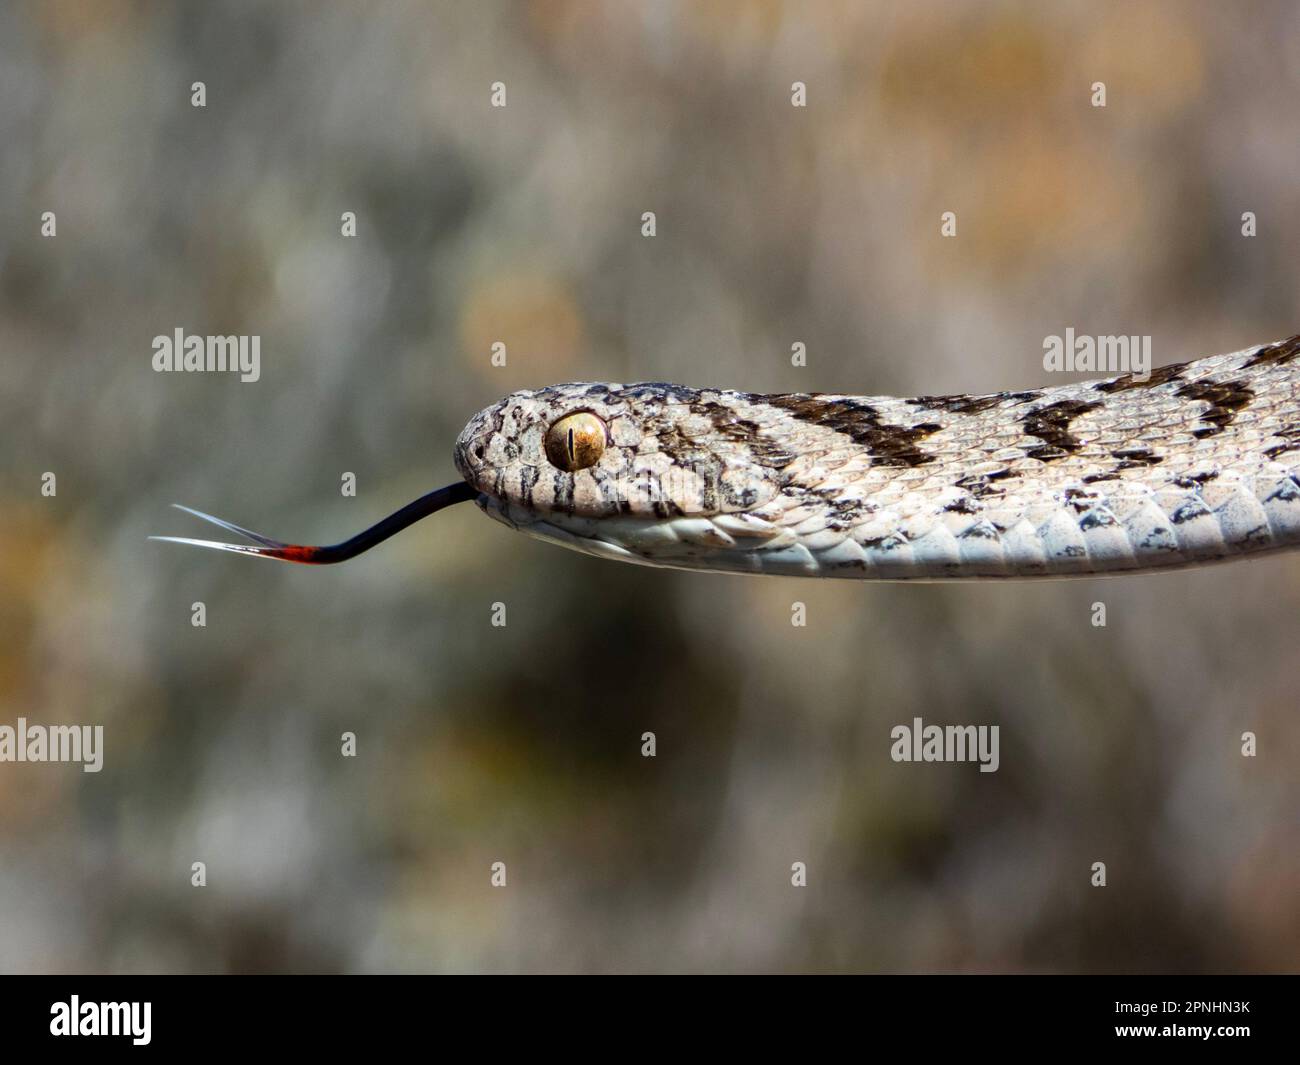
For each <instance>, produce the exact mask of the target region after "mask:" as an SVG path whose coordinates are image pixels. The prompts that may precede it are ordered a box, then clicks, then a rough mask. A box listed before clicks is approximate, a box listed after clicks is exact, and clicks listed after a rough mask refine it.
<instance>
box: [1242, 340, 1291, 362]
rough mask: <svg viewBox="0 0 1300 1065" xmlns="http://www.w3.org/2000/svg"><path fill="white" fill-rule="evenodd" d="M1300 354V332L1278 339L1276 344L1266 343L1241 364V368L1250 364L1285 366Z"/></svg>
mask: <svg viewBox="0 0 1300 1065" xmlns="http://www.w3.org/2000/svg"><path fill="white" fill-rule="evenodd" d="M1297 355H1300V334H1297V335H1296V336H1293V337H1287V338H1286V340H1279V341H1278V342H1277V343H1276V344H1266V345H1264V347H1262V348H1260V349H1259V350H1258V351H1257V352H1255V354H1254V355H1252V356H1251V357H1250V358H1249V359H1247V360H1246V361H1245V362H1244V363H1243V364H1242V369H1249V368H1250V367H1252V366H1285V365H1286V364H1287V363H1288V362H1291V361H1292V360H1293V359H1294V358H1295V357H1296V356H1297Z"/></svg>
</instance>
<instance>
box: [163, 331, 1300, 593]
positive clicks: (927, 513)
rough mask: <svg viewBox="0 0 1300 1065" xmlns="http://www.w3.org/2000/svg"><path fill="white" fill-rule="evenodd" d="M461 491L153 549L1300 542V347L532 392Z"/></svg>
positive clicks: (852, 569) (790, 571)
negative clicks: (899, 377) (481, 527)
mask: <svg viewBox="0 0 1300 1065" xmlns="http://www.w3.org/2000/svg"><path fill="white" fill-rule="evenodd" d="M453 457H454V461H455V465H456V468H457V470H458V472H459V473H460V475H461V478H462V479H461V480H460V481H459V482H454V483H453V484H451V485H448V486H447V487H445V488H439V489H437V490H435V491H432V492H430V493H428V494H427V495H425V496H422V497H420V498H419V499H416V500H415V501H413V502H412V503H409V504H407V506H405V507H403V508H402V509H401V510H398V511H396V512H395V513H393V514H390V515H389V516H388V517H387V518H385V519H383V520H382V521H380V522H379V523H377V524H375V525H373V526H371V527H370V528H368V529H366V530H365V531H364V532H362V533H359V534H358V535H357V536H354V537H352V538H351V539H350V540H346V541H344V542H342V543H338V544H333V545H328V546H310V545H305V544H294V543H285V542H283V541H279V540H273V539H271V538H269V537H266V536H263V535H261V534H259V533H255V532H252V531H250V530H248V529H245V528H243V527H241V526H238V525H234V524H232V523H230V522H227V521H224V520H223V519H221V518H216V517H213V516H212V515H210V514H206V513H204V512H202V511H197V510H193V509H192V508H190V507H185V506H180V505H179V504H175V505H176V506H178V507H179V509H181V510H184V511H187V512H188V513H190V514H193V515H194V516H196V517H199V518H202V519H204V520H206V521H209V522H212V523H214V524H216V525H218V526H220V527H222V528H223V529H226V530H227V531H229V532H233V533H235V534H237V535H239V536H242V537H244V538H245V539H247V540H248V541H250V543H248V544H235V543H223V542H216V541H210V540H196V539H192V538H188V537H175V536H160V537H153V539H158V540H166V541H171V542H176V543H183V544H192V545H197V546H201V547H209V548H216V549H219V550H223V551H235V552H239V553H243V554H247V555H252V556H254V557H261V558H271V559H280V560H284V561H291V562H300V563H309V564H325V563H334V562H341V561H344V560H345V559H348V558H352V557H354V556H356V555H358V554H360V553H361V552H362V551H366V550H369V549H370V548H371V547H373V546H375V544H377V543H380V542H382V541H383V540H386V539H387V538H388V537H390V536H392V535H393V534H394V533H396V532H398V531H400V530H401V529H404V528H406V527H407V526H409V525H411V524H412V523H414V522H415V521H418V520H420V519H421V518H423V517H426V516H428V515H429V514H432V513H434V512H436V511H439V510H442V509H444V508H445V507H448V506H450V505H452V504H455V503H460V502H466V501H473V502H474V503H475V504H476V505H477V506H478V507H479V509H481V510H482V511H483V512H484V513H485V514H487V515H488V516H489V517H491V518H493V519H495V520H496V521H498V522H500V523H502V524H504V525H506V526H508V527H509V528H510V529H513V530H517V531H519V532H523V533H525V534H527V535H529V536H532V537H535V538H538V539H540V540H544V541H547V542H550V543H554V544H559V545H561V546H563V547H567V548H571V549H574V550H577V551H581V552H584V553H586V554H588V555H594V556H597V557H599V558H603V559H613V560H616V561H620V562H632V563H636V564H639V565H644V566H656V567H665V568H674V569H685V570H703V571H719V572H726V573H740V574H773V575H781V576H798V577H813V578H855V579H864V580H886V581H907V580H921V581H951V580H968V579H975V580H994V579H999V578H1001V579H1007V578H1011V579H1022V578H1039V577H1045V578H1052V577H1082V576H1092V575H1103V574H1123V573H1140V572H1148V571H1157V570H1168V569H1177V568H1180V567H1189V566H1200V565H1204V564H1209V563H1214V562H1220V561H1226V560H1232V559H1242V558H1251V557H1259V556H1264V555H1268V554H1270V553H1275V552H1278V551H1282V550H1285V549H1288V548H1293V547H1296V546H1297V545H1298V544H1300V335H1298V336H1292V337H1290V338H1288V339H1286V340H1280V341H1276V342H1274V343H1269V344H1263V345H1258V346H1256V347H1253V348H1248V349H1245V350H1242V351H1238V352H1233V353H1231V354H1226V355H1213V356H1208V357H1205V358H1200V359H1195V360H1192V361H1188V362H1184V363H1177V364H1173V365H1167V366H1163V367H1160V368H1157V369H1154V370H1150V371H1149V372H1147V373H1145V374H1140V373H1135V372H1130V373H1124V374H1120V375H1119V376H1114V377H1109V378H1106V379H1102V380H1094V381H1085V382H1081V383H1069V384H1061V385H1058V386H1054V387H1047V388H1037V389H1030V390H1027V391H1020V392H996V393H990V394H987V395H947V396H921V397H917V398H910V399H905V398H894V397H888V396H857V395H838V394H827V393H815V392H814V393H806V392H795V393H780V394H772V395H763V394H754V393H749V392H738V391H731V390H726V389H714V388H699V389H697V388H688V387H685V386H682V385H676V384H666V383H661V382H646V383H640V384H628V385H621V384H611V383H590V382H587V383H570V384H556V385H550V386H548V387H545V388H540V389H532V390H525V391H519V392H515V393H513V394H511V395H508V396H506V397H505V398H504V399H501V400H500V401H498V402H496V403H494V404H493V405H492V406H489V407H487V408H485V409H484V410H482V411H480V412H479V413H478V414H476V415H474V417H473V418H471V419H470V421H469V423H468V424H467V425H466V426H465V428H464V430H463V431H462V432H461V433H460V435H459V437H458V438H457V440H456V443H455V448H454V452H453Z"/></svg>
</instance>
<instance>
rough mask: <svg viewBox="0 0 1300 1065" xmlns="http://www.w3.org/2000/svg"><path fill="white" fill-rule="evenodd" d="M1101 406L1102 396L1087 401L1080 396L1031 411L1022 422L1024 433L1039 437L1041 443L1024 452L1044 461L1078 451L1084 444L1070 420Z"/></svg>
mask: <svg viewBox="0 0 1300 1065" xmlns="http://www.w3.org/2000/svg"><path fill="white" fill-rule="evenodd" d="M1100 406H1101V401H1100V400H1098V401H1096V402H1094V403H1085V402H1084V401H1082V400H1078V399H1063V400H1061V401H1059V402H1057V403H1049V404H1048V405H1047V406H1046V407H1039V408H1037V409H1036V410H1032V411H1030V412H1029V413H1028V414H1026V415H1025V418H1024V421H1023V423H1022V424H1023V425H1024V427H1025V435H1027V436H1036V437H1038V439H1039V440H1041V441H1042V444H1040V445H1039V446H1038V447H1032V448H1030V449H1029V450H1028V451H1026V452H1025V454H1027V455H1028V456H1029V457H1030V458H1033V459H1038V460H1040V461H1042V462H1052V461H1054V460H1056V459H1062V458H1065V456H1066V455H1069V454H1070V453H1071V452H1074V451H1078V450H1079V448H1080V447H1082V444H1081V443H1080V442H1079V440H1078V439H1077V438H1076V437H1075V436H1074V435H1073V434H1072V433H1071V432H1070V422H1071V421H1072V420H1073V419H1075V418H1077V417H1079V415H1081V414H1087V413H1088V411H1090V410H1096V409H1097V408H1098V407H1100Z"/></svg>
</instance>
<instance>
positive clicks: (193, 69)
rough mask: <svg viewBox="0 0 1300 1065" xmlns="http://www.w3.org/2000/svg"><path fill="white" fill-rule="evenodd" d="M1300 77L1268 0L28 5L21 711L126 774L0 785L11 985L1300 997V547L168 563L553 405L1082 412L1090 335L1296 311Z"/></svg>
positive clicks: (6, 310) (491, 548)
mask: <svg viewBox="0 0 1300 1065" xmlns="http://www.w3.org/2000/svg"><path fill="white" fill-rule="evenodd" d="M1298 43H1300V8H1297V7H1296V6H1295V5H1293V4H1289V3H1282V2H1279V3H1275V4H1269V3H1258V4H1252V5H1249V6H1248V7H1246V8H1229V7H1228V6H1226V5H1220V4H1216V3H1213V2H1208V0H1207V2H1203V3H1172V2H1171V3H1143V4H1132V3H1128V2H1110V3H1097V2H1089V3H1061V4H1053V5H1040V4H1029V3H1026V4H989V3H980V4H974V3H971V4H966V3H931V4H915V5H903V4H894V3H885V2H881V3H852V4H850V3H817V4H799V3H793V2H791V3H784V4H783V3H776V2H755V3H739V2H737V3H717V2H712V3H707V4H706V3H699V4H687V3H658V2H649V0H647V2H643V3H631V2H629V3H608V4H599V3H580V2H572V3H568V2H551V3H534V4H499V3H480V4H472V5H471V4H429V5H426V4H382V5H361V4H355V5H353V4H341V3H331V4H321V3H313V4H276V5H274V6H271V5H261V4H251V3H250V4H242V3H220V4H197V3H195V4H183V5H174V6H173V5H167V4H149V3H44V4H32V5H24V4H13V5H4V6H3V7H0V358H2V359H3V363H2V372H0V440H2V441H3V445H4V461H3V463H0V724H9V725H13V724H14V723H15V721H16V719H17V718H18V717H19V716H25V717H26V718H27V719H28V720H29V721H30V722H33V723H36V722H41V723H46V724H56V723H87V724H93V723H98V724H103V725H104V728H105V745H106V752H105V766H104V769H103V771H102V772H100V773H98V774H86V773H83V772H82V771H81V770H80V769H79V768H78V767H76V766H68V765H30V764H24V765H15V764H12V763H6V764H0V968H3V969H4V970H6V971H24V972H25V971H51V970H52V971H70V970H72V971H75V970H90V971H107V972H118V971H155V970H162V971H186V972H188V971H202V972H209V971H227V970H233V971H256V970H276V971H336V970H365V971H387V970H400V971H425V970H453V971H501V970H526V971H535V970H546V971H551V970H560V971H571V970H581V971H590V970H596V971H607V970H635V971H662V970H670V971H680V970H686V971H694V970H761V971H785V970H814V971H842V970H865V971H877V970H905V971H918V970H920V971H927V970H945V971H946V970H963V971H1018V970H1048V971H1056V970H1060V971H1077V970H1083V971H1095V970H1103V971H1129V970H1159V971H1196V970H1238V969H1241V970H1294V969H1295V968H1297V966H1298V965H1300V907H1298V906H1297V899H1298V898H1300V774H1297V771H1296V768H1297V765H1298V764H1300V721H1298V720H1297V715H1296V688H1295V657H1294V652H1295V645H1296V641H1295V636H1296V624H1297V622H1296V617H1297V613H1296V612H1297V608H1300V559H1297V558H1289V557H1287V558H1277V559H1271V560H1265V561H1261V562H1258V563H1254V564H1240V565H1235V566H1230V567H1226V568H1217V569H1209V570H1205V571H1202V572H1189V573H1179V574H1170V575H1164V576H1158V577H1147V578H1136V579H1119V580H1110V581H1082V582H1065V583H1048V584H1013V585H1003V586H968V587H943V586H915V587H909V586H888V585H883V586H874V585H866V584H854V583H851V582H845V583H839V582H816V581H794V580H781V579H751V578H738V577H720V576H711V575H692V574H685V573H674V572H669V571H656V570H650V569H642V568H637V567H626V566H618V565H614V564H611V563H607V562H600V561H596V560H593V559H588V558H585V557H582V556H579V555H576V554H572V553H569V552H565V551H561V550H559V549H557V548H554V547H549V546H546V545H543V544H539V543H535V542H533V541H531V540H528V539H526V538H523V537H520V536H517V535H514V534H512V533H511V532H509V531H508V530H506V529H504V528H502V527H500V526H497V525H495V524H493V523H491V522H488V521H487V520H486V519H485V518H484V517H483V516H482V515H480V514H478V513H477V512H476V511H475V510H473V509H472V508H470V507H459V508H456V509H454V510H451V511H448V512H446V513H444V514H441V515H438V516H437V517H435V518H434V519H432V520H430V521H428V522H426V523H424V524H422V525H419V526H416V527H415V528H414V529H412V530H411V531H409V532H407V533H406V534H404V535H403V536H402V537H400V538H399V539H397V540H394V541H392V542H391V543H390V544H387V545H385V546H384V547H383V548H381V549H379V550H376V551H374V552H372V553H370V554H368V555H365V556H364V557H362V558H360V559H358V560H356V561H355V562H352V563H349V564H348V565H346V566H343V567H340V568H338V569H324V570H312V569H309V568H300V567H291V566H273V565H271V564H264V563H260V562H249V561H246V560H242V559H238V558H234V557H232V556H228V555H224V556H223V555H216V554H211V555H208V554H204V553H200V552H197V551H192V550H186V549H182V548H178V547H174V546H171V545H163V544H155V543H150V542H149V541H147V540H146V536H147V534H149V533H175V534H180V535H197V536H207V535H210V533H211V530H208V529H205V528H203V527H201V526H199V525H198V524H197V523H196V522H194V521H193V520H192V519H190V518H188V517H186V516H185V515H183V514H180V513H179V512H176V511H171V510H169V509H168V506H167V505H168V504H169V503H171V502H173V501H178V502H183V503H188V504H191V505H193V506H197V507H200V508H202V509H205V510H210V511H213V512H215V513H218V514H221V515H222V516H224V517H228V518H230V519H232V520H234V521H238V522H241V523H243V524H247V525H250V526H252V527H254V528H257V529H259V530H261V531H264V532H266V533H269V534H271V535H273V536H279V537H284V538H288V539H301V540H308V541H314V542H329V541H332V540H336V539H341V538H343V537H344V536H347V535H350V534H351V533H353V532H355V531H357V530H358V529H360V528H361V527H362V526H364V525H367V524H369V523H370V522H372V521H374V520H376V519H377V518H378V517H380V516H382V515H383V514H385V513H387V512H388V511H389V510H391V509H394V508H395V507H397V506H399V505H401V504H402V503H405V502H406V501H407V500H409V499H411V498H413V497H414V496H416V495H418V494H420V493H422V492H424V491H427V490H428V489H430V488H433V487H436V486H438V485H440V484H445V483H448V482H449V481H451V480H453V479H454V478H455V476H456V475H455V471H454V469H453V467H452V463H451V444H452V441H453V439H454V438H455V435H456V433H457V432H458V431H459V430H460V428H461V426H462V425H463V424H464V422H465V421H466V420H467V419H468V418H469V416H470V415H471V414H473V413H474V412H475V411H476V410H478V409H479V408H480V407H482V406H485V405H486V404H488V403H490V402H492V401H493V400H495V399H496V398H498V397H499V396H501V395H504V394H505V393H507V392H510V391H513V390H515V389H517V388H523V387H535V386H540V385H543V384H547V383H551V382H555V381H561V380H609V381H629V380H674V381H681V382H684V383H687V384H691V385H719V386H725V387H731V388H739V389H745V390H751V391H791V390H800V391H808V390H819V389H820V390H827V391H848V392H861V393H902V394H918V393H929V394H936V393H949V392H963V391H989V390H993V389H1000V388H1029V387H1035V386H1039V385H1043V384H1048V383H1060V381H1061V379H1059V378H1058V379H1056V380H1051V381H1049V380H1048V379H1047V377H1046V375H1044V373H1043V369H1042V362H1041V360H1042V343H1043V338H1044V337H1045V336H1046V335H1048V334H1055V333H1060V332H1062V331H1063V330H1064V329H1065V328H1066V327H1073V328H1075V329H1076V330H1077V331H1078V332H1080V333H1092V334H1110V333H1124V334H1130V333H1133V334H1151V335H1152V336H1153V338H1154V342H1153V343H1154V351H1155V357H1156V362H1157V363H1163V362H1172V361H1179V360H1182V359H1185V358H1190V357H1194V356H1197V355H1203V354H1211V353H1215V352H1219V351H1230V350H1235V349H1239V348H1243V347H1246V346H1248V345H1250V344H1254V343H1260V342H1264V341H1269V340H1273V339H1277V338H1279V337H1283V336H1286V335H1288V334H1291V333H1294V332H1297V331H1300V314H1298V313H1297V292H1298V291H1300V221H1298V218H1300V210H1298V208H1300V181H1297V166H1296V164H1297V159H1300V149H1298V145H1300V48H1298V47H1297V44H1298ZM195 81H203V82H204V83H205V84H206V88H207V107H206V108H204V109H197V108H194V107H192V106H191V105H190V95H191V90H190V86H191V83H193V82H195ZM494 81H502V82H504V83H505V84H506V86H507V93H508V96H507V100H508V106H507V107H506V108H504V109H495V110H494V109H492V108H490V107H489V91H490V85H491V83H492V82H494ZM794 81H802V82H805V83H806V85H807V92H808V106H807V107H806V108H803V109H796V108H794V107H792V106H791V103H790V91H791V89H790V87H791V83H792V82H794ZM1097 81H1101V82H1104V83H1105V84H1106V91H1107V106H1106V107H1105V108H1104V109H1102V108H1094V107H1092V106H1091V104H1090V95H1091V86H1092V83H1093V82H1097ZM947 210H952V211H955V212H956V214H957V217H958V235H957V237H956V238H955V239H943V238H941V237H940V235H939V219H940V214H941V213H942V212H943V211H947ZM45 211H53V212H55V214H56V215H57V226H58V230H57V236H56V237H55V238H52V239H50V238H42V237H41V235H40V218H41V214H42V212H45ZM344 211H354V212H356V215H357V227H358V235H357V237H356V238H354V239H345V238H344V237H342V236H341V235H340V215H341V214H342V212H344ZM643 211H654V212H656V214H657V221H658V235H657V236H656V237H654V238H653V239H647V238H644V237H642V236H641V234H640V224H641V223H640V219H641V214H642V212H643ZM1244 211H1253V212H1255V213H1256V215H1257V217H1258V226H1259V232H1258V236H1256V237H1254V238H1245V237H1243V236H1242V235H1241V215H1242V212H1244ZM177 327H181V328H184V329H185V330H186V331H187V332H190V333H198V334H207V333H215V334H233V333H246V334H258V335H260V336H261V337H262V377H261V380H260V381H259V382H257V383H256V384H241V383H239V382H238V381H237V380H236V379H234V378H232V377H220V376H213V375H204V374H171V375H165V374H157V373H154V372H153V371H152V369H151V368H150V358H151V354H152V350H151V341H152V338H153V337H154V336H155V335H158V334H170V333H171V332H172V331H173V330H174V329H176V328H177ZM497 340H501V341H504V342H505V343H506V344H507V346H508V352H509V362H508V366H507V367H505V368H494V367H492V366H491V364H490V361H489V356H490V350H489V349H490V346H491V344H492V343H493V342H494V341H497ZM796 341H801V342H803V343H805V344H806V345H807V349H808V365H807V367H806V368H802V369H800V368H795V367H792V366H791V364H790V349H791V345H792V344H793V343H795V342H796ZM45 471H53V472H55V473H56V474H57V477H58V482H57V483H58V494H57V496H56V497H54V498H43V497H42V496H41V494H40V479H41V475H42V473H43V472H45ZM345 471H351V472H354V473H355V474H356V475H357V478H358V486H359V490H358V494H357V496H356V498H344V497H343V496H342V495H341V494H340V491H339V485H340V478H341V476H342V474H343V473H344V472H345ZM796 600H797V601H801V602H804V603H806V604H807V610H808V625H807V627H806V628H802V629H799V628H793V627H792V626H791V624H790V616H791V604H792V602H794V601H796ZM198 601H201V602H203V603H205V604H206V608H207V626H206V628H195V627H193V626H192V625H191V624H190V611H191V604H192V603H194V602H198ZM498 601H500V602H504V603H505V604H506V605H507V609H508V625H507V627H505V628H504V629H502V628H493V627H492V626H491V625H490V624H489V621H490V610H491V604H492V603H494V602H498ZM1097 601H1103V602H1105V603H1106V605H1107V611H1108V625H1107V627H1105V628H1094V627H1093V626H1092V625H1091V623H1090V615H1091V605H1092V604H1093V603H1094V602H1097ZM915 716H920V717H922V718H924V719H925V720H926V722H928V723H941V724H942V723H964V722H971V723H977V724H998V725H1000V726H1001V730H1002V735H1001V747H1002V750H1001V768H1000V770H999V771H998V772H997V773H993V774H980V773H978V772H976V771H975V767H974V766H970V765H965V766H960V765H958V766H954V765H899V764H895V763H893V762H892V761H891V760H890V758H889V746H890V740H889V730H890V728H891V727H892V726H894V725H896V724H899V723H904V722H910V721H911V720H912V718H913V717H915ZM1246 730H1250V731H1253V732H1255V733H1257V735H1258V737H1259V756H1258V757H1256V758H1254V759H1247V758H1243V757H1242V756H1241V753H1240V744H1241V739H1240V737H1241V734H1242V732H1243V731H1246ZM344 731H354V732H355V733H356V734H357V737H358V756H357V757H356V758H351V759H349V758H342V757H341V756H340V752H339V747H340V739H339V737H340V734H341V733H342V732H344ZM645 731H653V732H655V733H656V735H657V740H658V756H657V757H656V758H654V759H646V758H642V757H641V753H640V747H641V734H642V733H643V732H645ZM197 860H201V861H204V862H205V863H206V864H207V871H208V886H207V887H206V888H203V889H197V888H194V887H191V885H190V867H191V863H192V862H194V861H197ZM497 860H501V861H505V862H506V863H507V867H508V871H509V884H508V887H506V888H504V889H494V888H492V887H491V886H490V885H489V865H490V863H492V862H493V861H497ZM797 860H802V861H805V862H807V864H808V871H809V886H808V887H807V888H804V889H797V888H793V887H792V886H791V885H790V866H791V863H792V862H794V861H797ZM1094 861H1105V862H1106V864H1107V871H1108V886H1107V887H1105V888H1104V889H1096V888H1093V887H1090V886H1089V877H1090V867H1091V864H1092V863H1093V862H1094Z"/></svg>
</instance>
